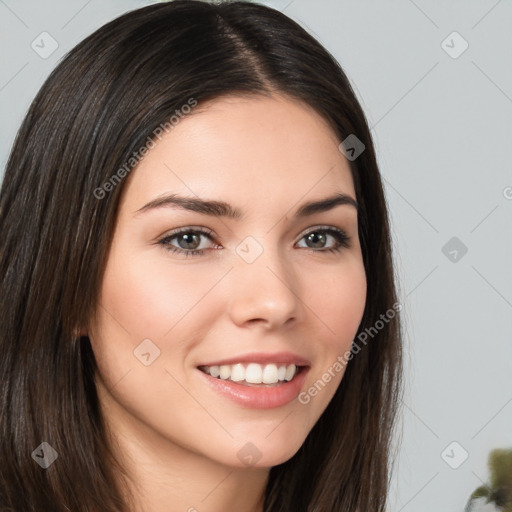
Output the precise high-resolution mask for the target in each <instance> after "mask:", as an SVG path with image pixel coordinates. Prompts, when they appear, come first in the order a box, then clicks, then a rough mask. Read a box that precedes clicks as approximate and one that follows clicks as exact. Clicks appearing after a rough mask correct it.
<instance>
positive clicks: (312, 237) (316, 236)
mask: <svg viewBox="0 0 512 512" xmlns="http://www.w3.org/2000/svg"><path fill="white" fill-rule="evenodd" d="M315 239H316V241H315ZM308 240H309V241H312V242H313V244H314V247H323V244H322V242H325V235H324V234H323V233H322V234H319V233H311V234H310V235H309V236H308ZM318 241H320V243H318Z"/></svg>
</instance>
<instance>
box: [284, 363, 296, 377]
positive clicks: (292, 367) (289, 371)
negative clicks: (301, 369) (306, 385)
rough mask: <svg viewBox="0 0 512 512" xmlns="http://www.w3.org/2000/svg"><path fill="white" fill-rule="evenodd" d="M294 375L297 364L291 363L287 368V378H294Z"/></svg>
mask: <svg viewBox="0 0 512 512" xmlns="http://www.w3.org/2000/svg"><path fill="white" fill-rule="evenodd" d="M294 375H295V365H294V364H291V365H290V366H288V368H286V376H285V379H286V380H292V379H293V376H294Z"/></svg>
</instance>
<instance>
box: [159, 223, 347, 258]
mask: <svg viewBox="0 0 512 512" xmlns="http://www.w3.org/2000/svg"><path fill="white" fill-rule="evenodd" d="M190 233H195V234H201V235H204V236H206V237H207V238H208V239H209V240H211V241H212V242H213V232H212V231H209V230H206V229H203V228H201V229H200V228H195V229H191V228H186V229H179V230H176V231H173V232H171V233H170V234H168V235H167V236H165V237H164V238H162V239H161V240H159V241H158V243H159V244H160V245H162V246H163V247H164V249H165V250H166V251H170V252H173V253H179V254H184V255H185V257H187V258H188V257H189V256H201V255H202V254H203V253H204V252H205V250H206V249H190V250H186V249H180V248H178V247H175V246H173V245H171V244H170V243H169V241H170V240H172V239H174V238H176V237H178V236H179V235H183V234H190ZM311 233H322V234H328V235H331V236H333V237H334V238H335V240H336V242H337V244H338V245H337V246H336V247H330V248H328V249H319V250H315V249H312V248H311V247H305V249H306V250H309V251H313V252H329V253H337V252H340V251H341V249H343V248H349V247H350V237H349V236H348V235H347V234H346V233H345V232H344V231H342V230H341V229H338V228H334V227H318V228H315V229H313V230H311V231H308V232H307V233H305V234H304V235H303V236H302V238H301V240H302V239H303V238H304V237H306V236H307V235H310V234H311Z"/></svg>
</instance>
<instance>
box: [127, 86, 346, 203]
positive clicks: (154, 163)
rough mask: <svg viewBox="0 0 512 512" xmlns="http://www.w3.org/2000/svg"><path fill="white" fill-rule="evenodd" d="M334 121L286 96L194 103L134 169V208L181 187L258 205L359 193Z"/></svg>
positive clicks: (205, 195) (131, 183)
mask: <svg viewBox="0 0 512 512" xmlns="http://www.w3.org/2000/svg"><path fill="white" fill-rule="evenodd" d="M338 144H339V140H338V139H337V137H336V134H335V133H334V132H333V130H332V129H331V127H330V126H329V124H328V123H327V122H326V121H325V120H324V119H323V118H322V117H321V116H320V115H319V114H318V113H317V112H315V111H314V110H313V109H312V108H311V107H309V106H308V105H305V104H304V103H302V102H299V101H298V100H293V99H291V98H288V97H285V96H275V95H274V96H270V97H264V96H253V97H239V96H227V97H223V98H217V99H215V100H212V101H210V102H207V103H205V104H201V105H198V106H197V107H194V108H192V110H191V112H190V113H189V114H185V115H182V116H181V117H180V120H179V122H178V123H177V124H175V125H174V127H173V128H172V129H171V130H170V131H169V132H168V133H166V134H165V135H163V136H162V137H161V140H159V141H158V140H157V141H156V145H155V146H154V147H153V148H152V149H151V150H150V151H149V152H148V153H147V154H146V156H145V157H144V159H143V160H142V161H141V162H140V163H139V165H138V166H137V168H136V169H135V170H133V171H132V174H131V175H130V178H129V180H128V183H126V186H125V190H124V191H123V196H124V200H123V204H127V205H128V206H129V207H130V208H131V209H132V210H133V209H135V208H137V207H140V206H141V203H143V202H144V201H147V200H150V199H153V198H154V197H155V196H157V195H158V194H162V193H166V192H178V193H183V194H187V195H189V196H190V195H197V196H200V197H202V198H212V199H223V200H225V201H229V202H231V203H233V204H237V205H243V204H245V203H249V206H250V205H251V204H252V205H254V206H255V207H257V206H261V205H262V204H266V203H268V202H269V199H271V198H272V200H273V202H274V203H275V202H281V203H282V204H288V203H290V204H293V203H295V202H297V201H298V200H300V199H301V197H314V196H325V195H327V194H331V195H332V193H334V192H342V193H345V194H350V195H352V196H354V189H353V181H352V176H351V171H350V167H349V163H348V161H347V160H346V158H345V157H344V155H343V154H342V153H341V152H340V151H339V149H338Z"/></svg>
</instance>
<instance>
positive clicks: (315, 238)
mask: <svg viewBox="0 0 512 512" xmlns="http://www.w3.org/2000/svg"><path fill="white" fill-rule="evenodd" d="M303 239H304V240H306V243H308V244H311V245H309V246H307V247H306V248H307V249H311V250H314V251H315V252H339V251H341V249H343V248H348V247H350V237H349V236H348V235H347V234H346V233H345V232H344V231H342V230H341V229H338V228H334V227H319V228H315V229H314V230H313V231H309V232H308V233H306V234H305V235H304V236H303V237H302V238H301V240H303ZM329 240H331V241H332V240H334V245H331V246H330V247H329V246H328V243H329ZM315 249H319V250H315Z"/></svg>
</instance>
